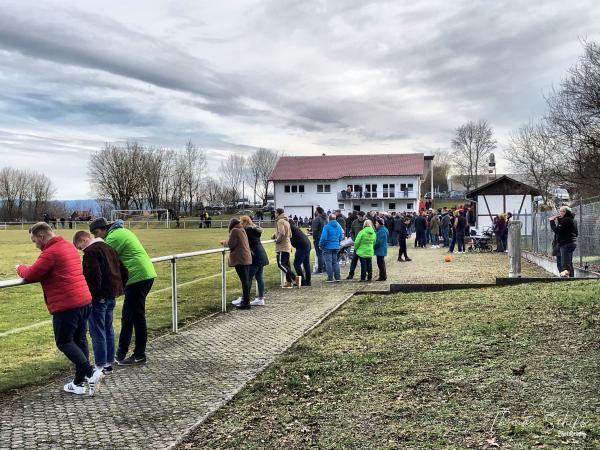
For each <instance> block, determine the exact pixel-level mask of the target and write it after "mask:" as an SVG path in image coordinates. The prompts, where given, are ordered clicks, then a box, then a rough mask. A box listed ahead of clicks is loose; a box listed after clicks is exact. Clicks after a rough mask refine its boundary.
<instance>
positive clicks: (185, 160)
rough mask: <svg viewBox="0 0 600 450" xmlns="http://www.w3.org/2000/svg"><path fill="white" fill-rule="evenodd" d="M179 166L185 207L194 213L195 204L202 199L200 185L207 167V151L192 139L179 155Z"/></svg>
mask: <svg viewBox="0 0 600 450" xmlns="http://www.w3.org/2000/svg"><path fill="white" fill-rule="evenodd" d="M179 166H180V170H181V175H182V177H181V182H182V191H183V194H184V196H185V203H184V205H185V209H186V211H188V212H189V213H190V214H192V213H193V209H194V205H195V204H196V203H198V201H199V200H200V186H201V184H202V179H203V178H204V175H205V173H206V169H207V161H206V153H205V152H203V151H202V150H200V149H199V148H198V147H196V146H195V145H194V144H193V143H192V141H191V140H190V141H188V142H187V143H186V145H185V149H184V151H183V153H182V154H181V156H180V157H179Z"/></svg>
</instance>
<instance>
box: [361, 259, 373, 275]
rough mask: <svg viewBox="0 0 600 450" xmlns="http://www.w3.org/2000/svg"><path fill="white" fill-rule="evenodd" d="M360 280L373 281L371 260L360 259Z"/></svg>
mask: <svg viewBox="0 0 600 450" xmlns="http://www.w3.org/2000/svg"><path fill="white" fill-rule="evenodd" d="M360 279H361V280H372V279H373V258H370V257H369V258H360Z"/></svg>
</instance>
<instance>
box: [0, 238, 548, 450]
mask: <svg viewBox="0 0 600 450" xmlns="http://www.w3.org/2000/svg"><path fill="white" fill-rule="evenodd" d="M396 251H397V250H396V249H393V248H392V249H391V254H390V256H389V258H388V273H389V276H388V279H389V282H394V283H395V282H406V283H411V282H437V281H440V282H448V281H454V282H460V281H465V282H477V281H479V282H487V281H489V279H490V278H493V277H495V276H496V275H500V276H502V275H505V274H506V267H507V265H506V262H505V259H506V257H505V256H504V255H461V256H460V257H458V256H457V257H455V258H456V260H455V262H453V263H443V255H444V252H443V250H435V249H428V250H418V251H416V250H415V251H413V252H412V254H411V257H412V258H413V259H414V261H413V262H412V263H397V262H395V256H396ZM486 257H487V258H486ZM453 264H454V265H453ZM374 266H375V264H374ZM486 267H487V269H486ZM524 268H525V269H524V272H525V273H527V274H530V275H538V276H539V275H542V274H543V271H541V269H537V268H534V266H530V265H528V264H525V263H524ZM374 272H375V277H376V276H377V275H376V274H377V269H376V268H374ZM346 273H347V267H343V270H342V274H343V275H345V274H346ZM356 275H357V278H358V275H359V273H357V274H356ZM389 282H388V283H385V284H384V283H372V284H368V283H358V282H342V283H335V284H328V283H325V282H324V278H323V277H315V278H314V279H313V286H312V287H311V288H303V289H293V290H291V289H286V290H283V289H275V290H273V291H271V292H270V293H269V295H268V302H267V303H268V304H267V305H266V306H264V307H255V308H252V310H250V311H231V312H229V313H227V314H218V315H215V316H212V317H210V318H208V319H205V320H202V321H200V322H198V323H196V324H194V325H191V326H190V327H188V328H186V329H184V330H182V331H181V332H180V333H179V334H177V335H173V334H170V335H166V336H163V337H162V338H159V339H157V340H155V341H153V342H152V343H150V345H149V347H148V357H149V361H148V364H146V365H144V366H138V367H130V368H119V369H118V370H117V371H116V372H115V373H114V374H113V375H111V376H110V377H108V378H107V379H106V382H105V383H104V384H103V385H102V387H101V390H100V391H99V392H98V394H97V395H96V396H95V397H87V396H85V397H77V396H73V395H70V394H66V393H64V392H62V384H61V382H67V381H68V380H59V381H57V382H56V383H53V384H52V385H48V386H45V387H43V388H40V389H38V390H37V391H34V392H28V393H25V394H23V395H22V396H14V397H12V398H9V399H8V400H6V399H5V400H4V401H3V403H2V405H0V449H38V448H39V449H47V448H56V449H66V448H68V449H75V448H94V449H114V448H131V449H138V448H139V449H151V448H157V449H158V448H160V449H163V448H168V447H170V446H173V445H175V444H177V443H178V441H179V440H180V439H181V438H182V437H183V435H184V433H185V432H186V431H188V430H189V429H190V428H191V427H193V426H194V425H195V424H197V423H199V422H200V421H202V420H204V419H205V418H206V417H207V416H208V415H210V414H211V413H212V412H214V411H216V410H217V409H218V408H219V407H221V406H222V405H223V404H224V403H226V402H227V401H228V400H229V399H231V398H232V397H233V396H234V395H235V393H237V392H238V391H239V390H240V389H241V388H242V387H243V386H244V384H245V383H247V382H248V381H250V380H251V379H252V378H254V377H255V376H256V375H257V373H259V372H260V371H261V370H262V369H263V368H265V367H266V366H268V365H269V364H270V363H271V362H273V360H274V359H275V358H276V357H277V356H278V355H280V354H281V353H283V352H284V351H285V350H286V349H287V348H288V347H289V346H290V345H292V344H293V343H294V342H296V341H297V340H298V339H299V338H301V337H302V336H303V335H304V334H305V333H306V332H307V331H309V330H310V329H312V328H313V327H315V326H317V325H318V324H319V323H320V322H321V321H322V320H324V319H325V318H326V317H327V316H328V315H329V314H331V312H332V311H334V310H335V309H336V308H338V307H339V306H341V305H342V304H343V303H344V302H345V301H346V300H347V299H348V298H349V297H351V296H352V294H353V293H355V292H356V291H358V290H386V289H389Z"/></svg>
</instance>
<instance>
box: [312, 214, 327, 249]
mask: <svg viewBox="0 0 600 450" xmlns="http://www.w3.org/2000/svg"><path fill="white" fill-rule="evenodd" d="M326 224H327V216H326V215H325V214H321V215H317V216H315V218H314V219H313V221H312V228H311V232H312V237H313V240H314V241H315V242H318V241H319V239H321V233H322V232H323V227H324V226H325V225H326Z"/></svg>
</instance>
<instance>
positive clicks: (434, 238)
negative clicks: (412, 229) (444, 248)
mask: <svg viewBox="0 0 600 450" xmlns="http://www.w3.org/2000/svg"><path fill="white" fill-rule="evenodd" d="M438 244H439V236H438V235H437V234H433V233H432V234H431V245H438Z"/></svg>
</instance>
